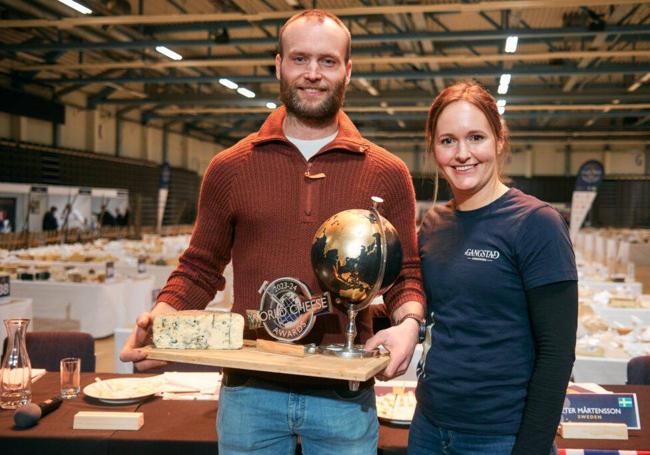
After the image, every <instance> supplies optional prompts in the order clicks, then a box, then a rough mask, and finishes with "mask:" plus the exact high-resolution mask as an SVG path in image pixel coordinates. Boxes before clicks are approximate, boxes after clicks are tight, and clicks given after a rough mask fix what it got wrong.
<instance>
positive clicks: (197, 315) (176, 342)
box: [153, 310, 244, 349]
mask: <svg viewBox="0 0 650 455" xmlns="http://www.w3.org/2000/svg"><path fill="white" fill-rule="evenodd" d="M153 342H154V344H155V345H156V347H157V348H172V349H241V347H242V346H243V345H244V318H243V317H242V316H241V315H240V314H237V313H223V312H218V311H197V310H191V311H177V312H175V313H167V314H157V315H156V316H155V317H154V320H153Z"/></svg>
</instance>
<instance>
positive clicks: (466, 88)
mask: <svg viewBox="0 0 650 455" xmlns="http://www.w3.org/2000/svg"><path fill="white" fill-rule="evenodd" d="M455 101H467V102H468V103H470V104H472V105H474V106H476V107H477V108H479V109H480V110H481V112H483V115H485V118H486V119H487V121H488V123H489V124H490V128H491V129H492V133H493V134H494V137H495V138H496V140H497V142H501V144H502V148H501V151H500V153H498V154H497V169H498V170H499V179H500V180H501V181H502V182H505V181H507V178H506V177H505V175H503V167H504V164H505V163H506V161H507V159H508V156H509V153H510V147H509V139H508V128H507V126H506V123H505V121H504V120H503V117H501V114H499V109H498V108H497V102H496V100H495V99H494V97H493V96H492V95H491V94H490V92H488V91H487V90H486V89H485V88H484V87H483V86H481V85H480V84H479V83H478V82H475V81H463V82H456V83H455V84H453V85H450V86H449V87H447V88H446V89H444V90H443V91H442V92H440V93H439V94H438V96H437V97H436V99H435V100H433V103H432V104H431V107H430V108H429V116H428V118H427V123H426V126H425V138H426V139H425V140H426V146H427V156H434V146H435V136H436V126H437V124H438V117H440V114H441V113H442V111H443V110H444V109H445V108H446V107H447V106H449V105H450V104H451V103H453V102H455ZM438 187H439V185H438V166H437V165H436V174H435V189H434V195H433V201H434V203H435V202H436V200H437V199H438Z"/></svg>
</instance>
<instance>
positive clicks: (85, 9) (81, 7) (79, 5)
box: [59, 0, 93, 14]
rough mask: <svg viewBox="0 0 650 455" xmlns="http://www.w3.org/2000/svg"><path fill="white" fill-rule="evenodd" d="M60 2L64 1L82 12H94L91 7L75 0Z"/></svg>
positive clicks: (60, 0)
mask: <svg viewBox="0 0 650 455" xmlns="http://www.w3.org/2000/svg"><path fill="white" fill-rule="evenodd" d="M59 3H63V4H64V5H65V6H68V7H70V8H72V9H73V10H75V11H77V12H79V13H81V14H92V12H93V10H91V9H90V8H88V7H86V6H84V5H82V4H81V3H79V2H75V1H74V0H59Z"/></svg>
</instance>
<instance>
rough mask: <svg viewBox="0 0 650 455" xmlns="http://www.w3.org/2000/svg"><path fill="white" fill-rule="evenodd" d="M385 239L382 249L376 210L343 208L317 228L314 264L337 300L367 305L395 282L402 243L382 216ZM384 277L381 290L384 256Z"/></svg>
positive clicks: (319, 280) (313, 252) (358, 306)
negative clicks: (380, 280) (377, 286)
mask: <svg viewBox="0 0 650 455" xmlns="http://www.w3.org/2000/svg"><path fill="white" fill-rule="evenodd" d="M381 222H382V225H383V228H384V235H385V238H386V251H385V252H383V251H382V247H381V245H382V241H381V231H382V230H381V225H380V223H379V220H378V219H377V215H376V212H372V211H370V210H361V209H353V210H344V211H342V212H338V213H336V214H335V215H333V216H331V217H330V218H328V219H327V220H326V221H325V222H324V223H323V224H322V225H321V226H320V227H319V228H318V230H317V231H316V234H315V235H314V240H313V242H312V247H311V264H312V267H313V269H314V273H315V274H316V277H317V279H318V282H319V284H320V286H321V288H322V289H323V290H325V291H329V292H330V293H331V295H332V297H333V300H334V302H335V303H339V304H345V305H353V306H355V307H356V309H358V310H362V309H363V308H365V307H366V306H367V305H368V304H369V303H370V301H371V300H372V298H374V297H375V295H376V294H380V293H382V292H384V291H386V290H388V288H389V287H390V286H391V285H392V284H393V282H394V281H395V280H396V279H397V276H398V275H399V272H400V270H401V268H402V245H401V243H400V240H399V235H398V234H397V230H396V229H395V227H394V226H393V225H392V224H391V223H390V222H389V221H388V220H386V219H385V218H384V217H381ZM384 254H385V255H386V266H385V270H384V276H383V279H382V282H381V286H380V287H379V289H375V287H376V284H377V281H378V280H379V279H380V277H379V274H380V273H381V267H382V261H383V255H384Z"/></svg>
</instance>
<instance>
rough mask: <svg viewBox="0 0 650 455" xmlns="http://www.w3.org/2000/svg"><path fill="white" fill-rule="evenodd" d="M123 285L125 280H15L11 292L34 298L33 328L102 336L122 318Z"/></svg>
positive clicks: (19, 295) (110, 332) (123, 309)
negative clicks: (89, 281)
mask: <svg viewBox="0 0 650 455" xmlns="http://www.w3.org/2000/svg"><path fill="white" fill-rule="evenodd" d="M125 286H126V281H114V282H106V283H58V282H54V281H20V280H15V281H12V282H11V293H12V295H15V296H16V297H28V298H32V299H33V312H34V321H33V325H34V330H73V331H74V330H80V331H82V332H88V333H90V334H91V335H92V336H93V337H95V338H102V337H106V336H109V335H112V334H113V330H114V329H115V327H116V326H117V323H118V321H119V319H120V318H124V317H125V314H126V310H125V307H124V295H125ZM120 322H121V321H120Z"/></svg>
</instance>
